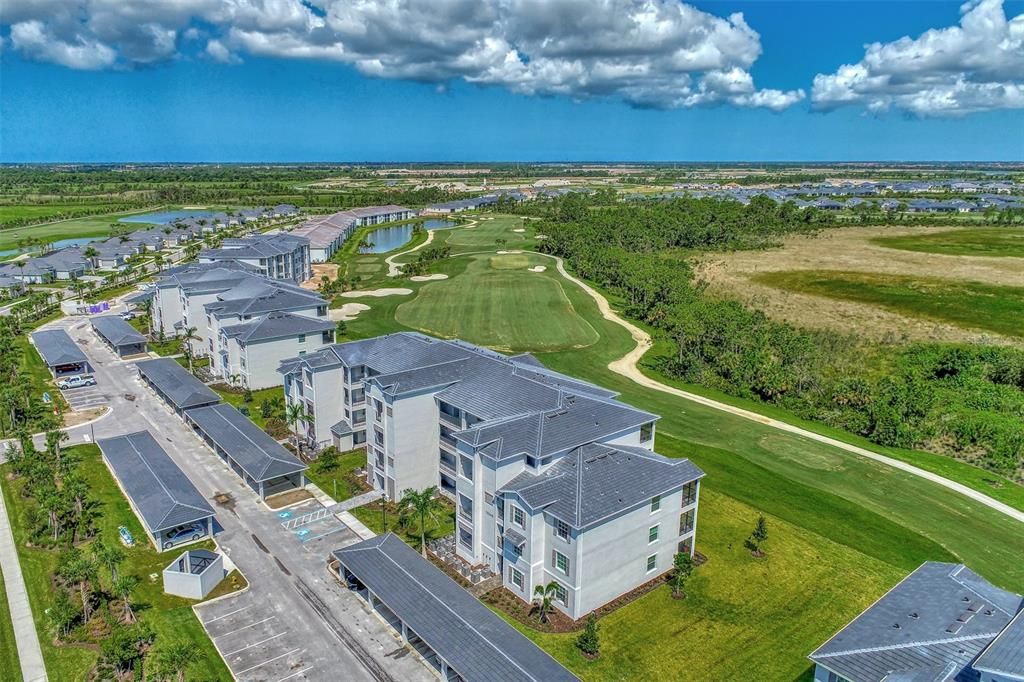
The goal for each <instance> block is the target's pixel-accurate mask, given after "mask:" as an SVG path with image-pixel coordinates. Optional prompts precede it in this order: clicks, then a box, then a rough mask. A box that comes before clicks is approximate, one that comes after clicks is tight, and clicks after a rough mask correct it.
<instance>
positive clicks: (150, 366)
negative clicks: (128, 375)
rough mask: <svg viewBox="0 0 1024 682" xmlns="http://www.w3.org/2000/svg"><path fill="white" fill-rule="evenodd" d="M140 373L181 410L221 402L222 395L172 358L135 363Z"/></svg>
mask: <svg viewBox="0 0 1024 682" xmlns="http://www.w3.org/2000/svg"><path fill="white" fill-rule="evenodd" d="M135 366H136V367H138V368H139V373H140V374H142V375H143V376H144V377H146V379H147V380H148V381H149V382H150V383H152V384H153V385H154V386H156V388H157V389H158V390H159V391H160V392H161V393H163V394H164V395H165V396H167V397H168V399H170V401H171V402H172V403H174V406H175V407H176V408H178V409H180V410H185V409H188V408H190V407H199V406H201V405H209V404H211V403H218V402H220V396H219V395H217V394H216V393H214V392H213V391H212V390H211V389H210V388H208V387H207V386H206V384H204V383H203V382H201V381H199V379H196V378H195V377H194V376H192V375H191V374H189V373H188V370H187V369H185V368H184V367H182V366H181V365H179V364H178V363H177V362H175V361H174V360H172V359H171V358H156V359H155V360H143V361H141V362H137V363H135Z"/></svg>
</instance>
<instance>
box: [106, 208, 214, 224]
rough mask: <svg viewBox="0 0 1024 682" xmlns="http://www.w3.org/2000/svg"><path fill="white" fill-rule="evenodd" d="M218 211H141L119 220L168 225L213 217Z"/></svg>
mask: <svg viewBox="0 0 1024 682" xmlns="http://www.w3.org/2000/svg"><path fill="white" fill-rule="evenodd" d="M216 213H217V212H216V211H204V210H193V211H187V210H185V211H157V212H155V213H140V214H138V215H130V216H126V217H124V218H119V219H118V221H117V222H119V223H150V224H155V225H166V224H168V223H173V222H174V221H175V220H182V219H184V218H212V217H213V216H214V215H215V214H216Z"/></svg>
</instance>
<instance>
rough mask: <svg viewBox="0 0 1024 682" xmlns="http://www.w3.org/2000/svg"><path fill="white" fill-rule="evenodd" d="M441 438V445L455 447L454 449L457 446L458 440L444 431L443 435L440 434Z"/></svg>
mask: <svg viewBox="0 0 1024 682" xmlns="http://www.w3.org/2000/svg"><path fill="white" fill-rule="evenodd" d="M440 440H441V445H444V446H446V447H449V448H453V449H454V448H455V447H456V442H457V441H456V440H455V439H454V438H453V437H451V436H448V435H445V434H443V433H442V434H441V436H440Z"/></svg>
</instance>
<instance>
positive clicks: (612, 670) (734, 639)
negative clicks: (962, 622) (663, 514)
mask: <svg viewBox="0 0 1024 682" xmlns="http://www.w3.org/2000/svg"><path fill="white" fill-rule="evenodd" d="M756 518H757V511H756V510H755V509H753V508H751V507H748V506H746V505H744V504H741V503H739V502H737V501H736V500H733V499H731V498H729V497H727V496H725V495H722V494H719V493H714V492H710V491H703V492H702V493H701V501H700V525H699V526H698V530H697V548H698V550H699V551H700V552H702V553H704V554H705V555H706V556H707V557H708V561H707V563H705V564H704V565H703V566H701V567H699V568H698V569H697V570H696V572H695V573H694V577H693V578H692V579H691V580H690V582H689V584H688V585H687V588H686V594H687V597H686V599H679V600H677V599H673V598H672V593H671V590H670V588H669V587H668V586H662V587H659V588H657V589H656V590H654V591H653V592H651V593H649V594H647V595H645V596H643V597H641V598H640V599H639V600H637V601H636V602H634V603H633V604H630V605H629V606H627V607H624V608H621V609H619V610H617V611H614V612H612V613H611V614H609V615H607V616H605V617H604V618H601V619H600V621H599V625H600V637H601V655H600V657H599V658H598V659H597V660H596V661H589V660H587V659H585V658H584V657H583V656H582V655H581V654H580V653H579V651H578V650H577V649H576V647H575V646H574V644H573V642H574V640H575V637H576V635H575V634H545V633H539V632H536V631H535V630H532V629H531V628H527V627H524V626H523V625H521V624H519V623H515V622H513V623H512V624H513V625H514V626H515V627H518V628H519V629H520V630H521V631H522V632H524V634H526V636H527V637H529V638H530V639H532V640H534V641H535V642H537V643H538V644H539V645H541V646H542V647H544V648H545V649H546V650H547V651H549V652H550V653H552V654H553V655H554V656H555V657H556V658H558V660H560V661H561V662H562V663H564V664H566V665H567V666H568V667H569V668H570V669H571V670H572V671H573V672H574V673H576V674H577V675H578V676H579V677H581V678H582V679H585V680H588V682H589V681H596V680H627V679H635V680H680V679H686V680H711V679H715V680H787V681H788V680H793V679H796V678H798V677H800V676H801V675H803V674H804V673H805V671H807V669H808V668H809V667H810V662H809V661H807V659H806V658H805V657H806V656H807V654H809V653H810V652H811V651H813V650H814V649H815V648H816V647H817V646H818V645H820V644H821V643H822V642H823V641H824V640H825V639H826V638H827V636H828V634H825V633H831V632H833V631H835V630H838V629H839V628H841V627H842V626H843V625H845V624H846V623H847V622H849V621H850V620H851V619H852V618H853V617H854V616H856V615H857V614H858V613H859V612H860V611H862V610H863V609H864V608H865V607H866V606H867V605H868V604H870V603H871V602H872V601H874V599H875V598H876V597H877V595H879V594H881V593H882V592H884V591H885V590H886V589H888V588H889V587H891V586H892V585H894V584H895V583H896V582H898V580H899V579H900V578H901V577H902V572H901V571H899V570H897V569H895V568H893V567H892V566H890V565H888V564H885V563H884V562H881V561H877V560H873V559H869V558H867V557H865V556H864V555H863V554H861V553H859V552H857V551H856V550H853V549H850V548H849V547H844V546H842V545H837V544H835V543H831V542H829V541H828V540H825V539H824V538H821V537H819V536H817V535H814V534H813V533H809V532H808V531H806V530H804V529H802V528H799V527H797V526H793V525H791V524H788V523H785V522H783V521H781V520H779V519H776V518H771V517H769V518H768V529H769V540H768V542H766V543H765V548H766V551H767V555H766V556H765V557H764V558H763V559H755V558H753V557H752V556H751V555H750V552H749V551H748V550H747V549H746V548H745V547H744V546H743V540H744V538H746V537H747V535H749V534H750V529H751V528H753V525H754V522H755V520H756Z"/></svg>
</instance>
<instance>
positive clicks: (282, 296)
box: [203, 277, 327, 316]
mask: <svg viewBox="0 0 1024 682" xmlns="http://www.w3.org/2000/svg"><path fill="white" fill-rule="evenodd" d="M252 279H253V280H257V279H258V280H259V281H248V280H246V281H243V282H241V283H239V284H238V285H236V286H235V287H233V288H231V289H228V290H225V291H224V293H222V294H220V295H219V296H218V297H217V298H218V300H216V301H211V302H210V303H207V304H206V305H204V306H203V308H204V309H205V310H206V311H207V312H208V313H211V314H213V315H216V316H235V315H260V314H263V313H271V312H277V311H285V310H297V309H300V308H315V307H320V306H325V307H326V306H327V301H325V300H324V299H323V297H321V296H320V295H319V294H315V293H313V292H311V291H306V290H305V289H301V288H299V287H291V286H274V283H275V282H278V283H282V284H283V282H279V281H278V280H270V279H267V278H264V277H258V278H257V277H254V278H252ZM296 289H298V290H297V291H296Z"/></svg>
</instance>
